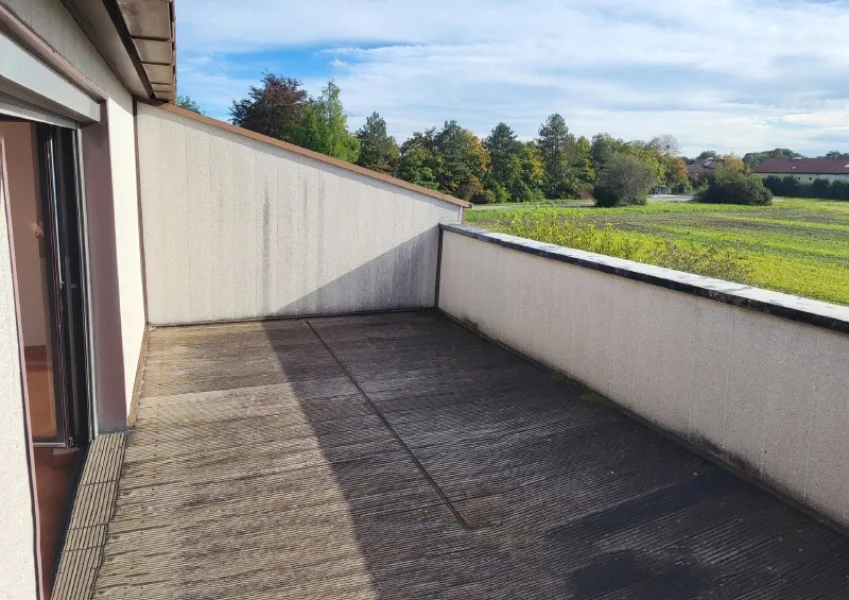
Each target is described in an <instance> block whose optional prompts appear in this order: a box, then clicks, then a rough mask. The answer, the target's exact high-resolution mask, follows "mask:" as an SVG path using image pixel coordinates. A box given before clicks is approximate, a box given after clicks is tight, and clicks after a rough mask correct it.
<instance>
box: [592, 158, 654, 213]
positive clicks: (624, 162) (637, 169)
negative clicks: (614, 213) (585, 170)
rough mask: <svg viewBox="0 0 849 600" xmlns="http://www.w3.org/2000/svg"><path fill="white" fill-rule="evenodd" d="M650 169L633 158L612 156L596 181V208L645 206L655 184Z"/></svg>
mask: <svg viewBox="0 0 849 600" xmlns="http://www.w3.org/2000/svg"><path fill="white" fill-rule="evenodd" d="M655 178H656V174H655V172H654V170H653V169H652V167H651V166H650V165H648V164H646V163H645V162H643V161H641V160H640V159H638V158H636V157H634V156H627V155H623V154H616V155H614V156H613V157H612V158H611V159H610V160H609V161H608V163H607V166H606V167H605V168H604V169H602V171H601V172H600V173H599V174H598V178H597V179H596V184H595V188H594V189H593V196H595V199H596V205H597V206H622V205H630V204H645V203H646V201H647V199H648V195H649V191H650V190H651V187H652V185H654V183H655Z"/></svg>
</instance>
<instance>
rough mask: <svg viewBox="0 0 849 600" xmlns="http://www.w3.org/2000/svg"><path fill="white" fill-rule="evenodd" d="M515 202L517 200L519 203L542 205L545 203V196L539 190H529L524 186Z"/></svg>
mask: <svg viewBox="0 0 849 600" xmlns="http://www.w3.org/2000/svg"><path fill="white" fill-rule="evenodd" d="M517 200H519V202H532V203H534V204H543V203H544V202H545V194H544V193H543V191H542V190H540V189H531V188H529V187H527V186H525V188H524V189H523V190H522V193H521V195H520V196H519V198H517Z"/></svg>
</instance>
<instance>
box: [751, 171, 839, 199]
mask: <svg viewBox="0 0 849 600" xmlns="http://www.w3.org/2000/svg"><path fill="white" fill-rule="evenodd" d="M764 185H765V186H766V187H767V188H769V190H770V191H772V193H773V194H775V195H776V196H787V197H789V198H824V199H826V200H849V181H829V180H828V179H816V180H814V181H813V182H812V183H801V182H800V181H799V180H798V179H796V178H795V177H793V176H792V175H785V176H784V177H777V176H775V175H770V176H769V177H767V178H766V179H764Z"/></svg>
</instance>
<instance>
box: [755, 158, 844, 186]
mask: <svg viewBox="0 0 849 600" xmlns="http://www.w3.org/2000/svg"><path fill="white" fill-rule="evenodd" d="M754 172H755V173H756V174H758V175H759V176H761V177H762V178H764V179H766V178H767V177H787V176H791V177H795V178H796V179H797V180H798V181H799V182H800V183H813V182H814V181H816V180H818V179H820V180H826V181H849V158H769V159H767V160H765V161H764V162H762V163H761V164H760V165H758V166H757V167H755V169H754Z"/></svg>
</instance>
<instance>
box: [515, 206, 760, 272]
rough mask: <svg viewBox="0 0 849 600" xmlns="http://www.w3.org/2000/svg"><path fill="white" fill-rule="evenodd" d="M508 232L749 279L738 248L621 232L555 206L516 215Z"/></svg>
mask: <svg viewBox="0 0 849 600" xmlns="http://www.w3.org/2000/svg"><path fill="white" fill-rule="evenodd" d="M505 231H506V232H507V233H511V234H513V235H518V236H521V237H524V238H528V239H532V240H537V241H540V242H547V243H549V244H557V245H559V246H567V247H569V248H577V249H578V250H586V251H588V252H595V253H598V254H606V255H607V256H616V257H618V258H625V259H628V260H636V261H640V262H644V263H648V264H652V265H658V266H660V267H666V268H668V269H676V270H678V271H685V272H687V273H697V274H699V275H705V276H707V277H716V278H717V279H725V280H726V281H735V282H738V283H748V282H749V267H748V257H747V256H746V255H745V254H743V253H741V252H739V251H738V250H736V249H734V250H732V249H720V248H718V247H716V246H703V245H696V244H688V243H679V242H673V241H669V240H665V239H664V238H662V237H659V236H652V235H647V234H635V233H632V232H629V231H617V230H615V229H613V227H612V226H611V225H609V224H608V225H607V226H606V227H605V228H604V229H597V228H596V227H595V226H594V225H592V224H586V223H584V222H583V221H581V220H580V219H574V218H569V217H568V216H565V215H563V214H562V213H560V212H558V210H557V209H553V208H540V209H535V210H532V211H524V210H523V211H521V212H520V213H519V214H517V215H516V216H514V217H513V220H512V221H511V222H510V224H509V226H508V227H507V228H506V229H505Z"/></svg>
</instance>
